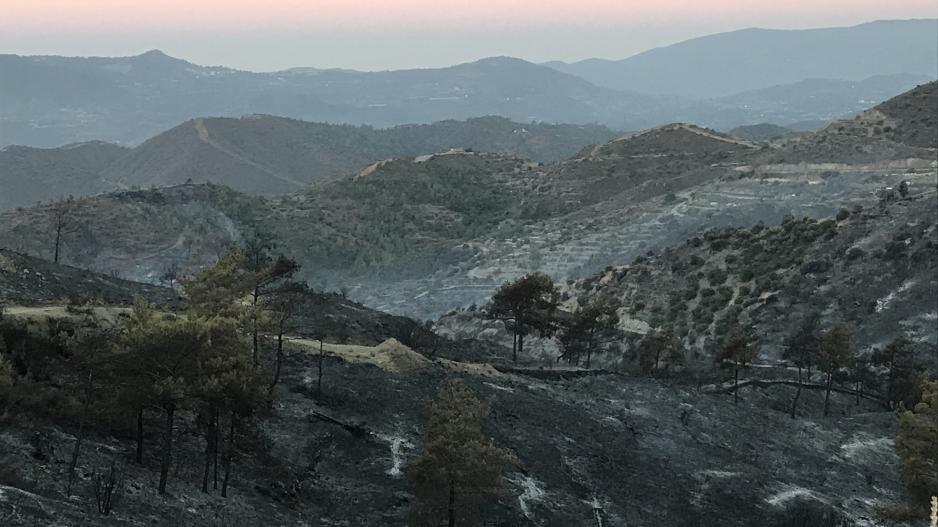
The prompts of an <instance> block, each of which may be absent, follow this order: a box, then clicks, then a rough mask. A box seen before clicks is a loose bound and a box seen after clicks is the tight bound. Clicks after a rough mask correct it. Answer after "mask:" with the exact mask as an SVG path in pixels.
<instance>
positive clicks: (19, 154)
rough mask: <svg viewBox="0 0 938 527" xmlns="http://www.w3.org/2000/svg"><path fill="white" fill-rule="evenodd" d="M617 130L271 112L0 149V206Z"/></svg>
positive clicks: (536, 155)
mask: <svg viewBox="0 0 938 527" xmlns="http://www.w3.org/2000/svg"><path fill="white" fill-rule="evenodd" d="M612 137H615V134H614V133H613V132H612V131H611V130H609V129H607V128H605V127H602V126H597V125H553V124H544V123H530V124H521V123H516V122H513V121H510V120H508V119H505V118H503V117H494V116H493V117H481V118H474V119H469V120H467V121H441V122H437V123H433V124H426V125H406V126H398V127H394V128H388V129H375V128H371V127H365V126H349V125H331V124H324V123H311V122H305V121H297V120H293V119H286V118H280V117H271V116H252V117H248V118H240V119H234V118H197V119H194V120H191V121H187V122H185V123H183V124H181V125H179V126H176V127H174V128H172V129H170V130H168V131H166V132H163V133H162V134H160V135H158V136H156V137H153V138H151V139H149V140H147V141H145V142H144V143H143V144H141V145H140V146H137V147H135V148H133V149H128V148H123V147H120V146H116V145H112V144H107V143H101V142H95V143H87V144H80V145H69V146H66V147H61V148H52V149H35V148H29V147H7V148H6V149H4V150H2V151H0V160H2V161H3V162H2V163H0V187H2V188H4V189H9V190H8V191H7V192H4V193H3V194H2V195H0V208H9V207H13V206H25V205H31V204H33V203H35V202H36V201H47V200H52V199H58V198H61V197H64V196H67V195H72V194H73V195H76V196H81V195H88V194H94V193H98V192H103V191H110V190H116V189H120V188H131V187H151V186H168V185H178V184H182V183H185V182H186V181H188V180H192V181H194V182H208V181H212V182H216V183H220V184H224V185H227V186H229V187H231V188H233V189H236V190H240V191H242V192H247V193H253V194H278V193H287V192H291V191H296V190H300V189H302V188H303V187H306V186H308V185H310V184H313V183H315V182H318V181H323V180H331V179H337V178H339V177H343V176H350V175H352V174H355V173H357V172H358V171H359V170H361V168H363V167H364V166H365V165H367V164H369V163H372V162H374V161H377V160H381V159H387V158H392V157H401V156H416V155H420V154H427V153H433V152H445V151H448V150H449V149H450V148H463V149H471V150H482V151H490V152H496V153H503V154H507V155H513V156H518V157H524V158H529V159H534V160H537V161H553V160H559V159H562V158H565V157H569V156H571V155H573V154H575V153H576V152H577V151H578V150H580V149H581V148H582V147H583V146H584V145H588V144H594V143H602V142H605V141H607V140H609V139H610V138H612Z"/></svg>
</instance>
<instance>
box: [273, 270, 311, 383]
mask: <svg viewBox="0 0 938 527" xmlns="http://www.w3.org/2000/svg"><path fill="white" fill-rule="evenodd" d="M307 291H308V288H307V286H306V284H304V283H300V282H285V283H283V284H281V285H280V286H278V287H277V288H276V289H274V290H273V291H272V292H271V294H270V296H267V297H264V302H263V307H264V309H265V310H266V311H268V312H269V313H270V316H269V319H270V320H271V322H272V327H273V331H274V333H275V334H276V336H277V358H276V363H275V366H274V376H273V379H272V380H271V381H270V391H273V389H274V388H275V387H276V386H277V382H279V380H280V370H281V368H282V366H283V337H284V334H285V333H286V332H287V331H291V330H293V329H296V328H297V327H298V318H299V315H300V313H302V311H303V308H304V307H305V300H306V294H307Z"/></svg>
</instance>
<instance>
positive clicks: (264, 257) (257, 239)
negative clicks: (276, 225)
mask: <svg viewBox="0 0 938 527" xmlns="http://www.w3.org/2000/svg"><path fill="white" fill-rule="evenodd" d="M275 247H276V243H274V241H273V237H271V236H263V235H260V234H255V236H254V237H252V238H249V239H248V240H247V241H246V242H245V245H244V249H243V252H242V254H243V255H244V258H243V259H242V261H241V265H242V270H244V271H246V272H247V274H248V279H249V281H250V286H251V309H250V310H249V317H248V320H249V321H250V324H251V341H252V350H253V354H252V356H253V358H254V365H255V366H256V365H258V364H259V357H258V335H259V333H260V332H261V331H262V330H263V329H265V327H267V322H268V320H267V319H265V318H264V317H263V314H264V310H263V309H261V307H260V303H261V299H262V297H263V296H265V295H267V294H271V293H272V292H273V291H272V290H271V289H270V288H271V286H274V285H275V284H277V283H278V282H280V281H281V280H287V279H289V278H291V277H292V276H293V275H294V274H296V272H297V271H298V270H299V268H300V266H299V264H297V263H296V261H295V260H292V259H290V258H287V257H286V256H284V255H282V254H281V255H279V256H277V257H276V258H273V257H272V255H271V251H273V249H274V248H275Z"/></svg>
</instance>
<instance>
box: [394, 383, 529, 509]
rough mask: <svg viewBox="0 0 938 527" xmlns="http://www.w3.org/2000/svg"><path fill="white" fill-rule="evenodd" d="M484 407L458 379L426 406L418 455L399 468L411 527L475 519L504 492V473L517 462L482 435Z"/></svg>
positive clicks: (487, 409)
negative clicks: (410, 497)
mask: <svg viewBox="0 0 938 527" xmlns="http://www.w3.org/2000/svg"><path fill="white" fill-rule="evenodd" d="M488 413H489V406H488V404H486V403H485V402H483V401H480V400H479V399H478V398H476V396H475V394H474V393H473V392H472V390H470V389H469V387H467V386H466V385H465V384H464V383H463V382H461V381H448V382H447V383H446V384H445V385H444V386H443V389H442V390H441V391H440V394H439V396H438V397H437V398H436V399H435V400H434V401H433V402H432V403H431V404H430V407H429V410H428V415H427V422H426V426H425V430H424V445H423V450H422V451H421V453H420V454H419V455H418V456H416V457H415V458H413V459H411V460H410V461H409V462H408V463H407V465H406V466H405V468H404V472H405V474H406V475H407V478H408V480H409V481H410V482H411V484H412V485H413V487H414V495H415V497H416V501H415V503H414V506H413V508H412V510H411V514H412V517H413V520H414V524H415V525H439V521H440V519H441V518H443V517H445V518H446V519H447V525H448V526H449V527H454V526H455V525H457V522H459V523H460V524H467V523H470V522H473V521H475V520H477V519H478V517H477V516H478V515H480V514H482V513H483V511H481V510H480V509H479V507H481V506H484V504H485V503H487V502H488V501H489V500H490V499H491V498H492V497H497V496H499V495H500V494H501V493H502V492H503V489H504V476H503V473H504V471H505V470H506V469H507V468H508V467H509V466H511V465H514V464H517V463H518V459H517V458H516V457H515V455H514V454H513V453H512V452H511V451H510V450H507V449H504V448H500V447H498V446H496V445H495V444H494V443H493V442H492V440H491V439H489V438H487V437H485V436H484V435H483V434H482V421H483V420H484V419H485V418H486V416H488Z"/></svg>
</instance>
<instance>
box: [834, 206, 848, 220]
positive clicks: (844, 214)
mask: <svg viewBox="0 0 938 527" xmlns="http://www.w3.org/2000/svg"><path fill="white" fill-rule="evenodd" d="M849 217H850V211H849V210H847V209H840V211H839V212H837V221H844V220H845V219H847V218H849Z"/></svg>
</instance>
